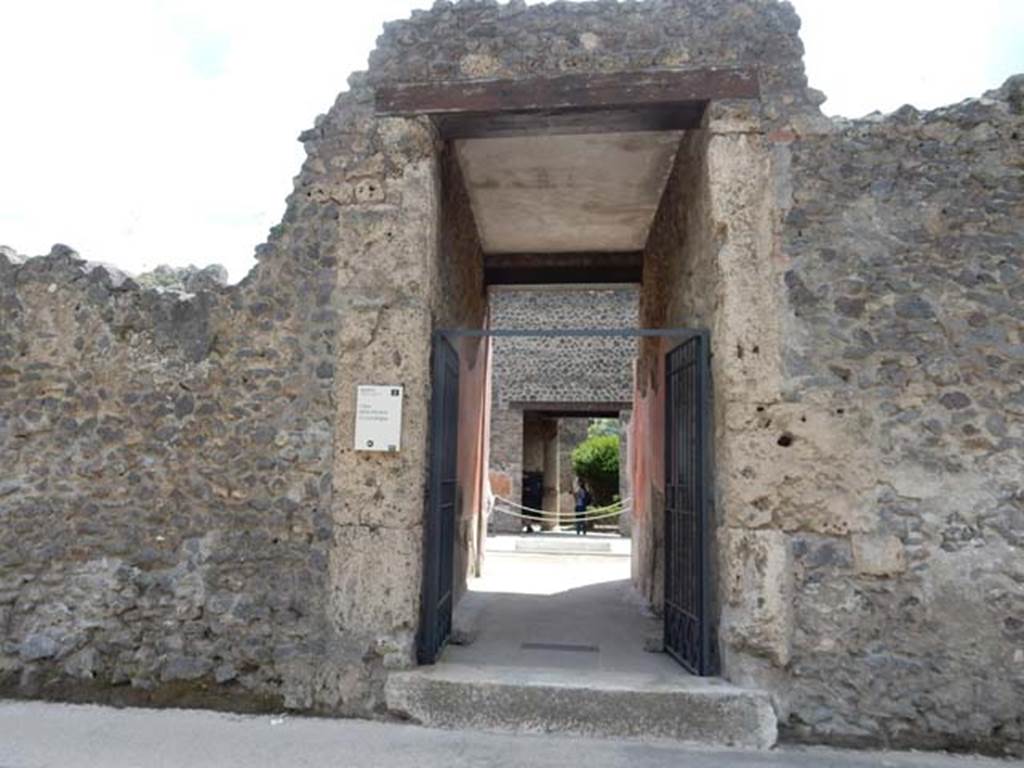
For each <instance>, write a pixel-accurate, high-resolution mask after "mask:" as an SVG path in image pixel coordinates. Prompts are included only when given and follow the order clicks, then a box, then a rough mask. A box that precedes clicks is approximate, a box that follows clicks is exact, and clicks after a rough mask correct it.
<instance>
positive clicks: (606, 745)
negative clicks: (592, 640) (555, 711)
mask: <svg viewBox="0 0 1024 768" xmlns="http://www.w3.org/2000/svg"><path fill="white" fill-rule="evenodd" d="M1009 765H1010V763H1008V762H1002V761H997V760H991V759H986V758H980V757H952V756H949V755H945V754H936V753H926V754H921V753H909V752H905V753H894V752H850V751H842V750H832V749H821V748H808V749H797V748H776V749H774V750H771V751H744V750H736V749H730V750H723V749H718V750H709V749H694V748H690V747H686V746H682V745H679V744H675V743H666V742H647V743H644V742H639V741H635V740H629V741H623V740H614V739H590V738H581V737H570V736H558V735H543V736H535V735H518V734H517V735H512V734H506V733H486V732H481V731H470V730H458V731H455V730H435V729H430V728H420V727H416V726H411V725H403V724H400V723H379V722H367V721H360V720H333V719H329V718H310V717H292V716H288V717H285V716H282V715H260V716H245V715H231V714H225V713H223V712H207V711H202V710H173V709H172V710H145V709H112V708H109V707H98V706H91V705H85V706H83V705H67V704H50V703H45V702H37V701H32V702H24V701H17V702H15V701H0V768H141V767H142V766H145V768H305V767H306V766H308V767H309V768H435V767H437V768H485V767H486V768H526V767H527V766H529V768H573V766H586V768H879V767H884V768H1008V766H1009Z"/></svg>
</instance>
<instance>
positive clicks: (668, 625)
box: [665, 333, 717, 675]
mask: <svg viewBox="0 0 1024 768" xmlns="http://www.w3.org/2000/svg"><path fill="white" fill-rule="evenodd" d="M708 355H709V348H708V336H707V334H706V333H700V334H697V335H695V336H693V337H691V338H690V339H688V340H686V341H685V342H683V343H682V344H680V345H679V346H678V347H676V348H675V349H673V350H672V351H671V352H669V353H668V355H667V356H666V359H665V650H666V651H668V653H670V654H671V655H672V656H674V657H675V658H676V660H678V661H679V663H680V664H682V665H683V666H684V667H686V668H687V669H688V670H690V671H691V672H693V673H694V674H697V675H713V674H715V673H716V672H717V653H716V648H715V645H716V643H715V642H714V636H713V628H712V625H711V578H710V566H711V561H710V558H711V552H710V544H711V541H710V539H711V530H710V520H709V517H710V515H709V510H708V505H709V502H710V498H709V492H710V486H709V481H710V462H709V456H708V450H709V439H708V430H709V426H710V412H709V411H710V408H709V398H708V389H709V387H708V384H709V373H708Z"/></svg>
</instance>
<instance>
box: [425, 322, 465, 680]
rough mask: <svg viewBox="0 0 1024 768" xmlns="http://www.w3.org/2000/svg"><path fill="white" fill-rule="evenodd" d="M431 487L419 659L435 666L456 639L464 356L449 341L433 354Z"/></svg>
mask: <svg viewBox="0 0 1024 768" xmlns="http://www.w3.org/2000/svg"><path fill="white" fill-rule="evenodd" d="M432 362H433V370H432V372H431V376H432V379H433V392H432V394H431V404H430V485H429V491H428V495H427V508H426V516H425V519H424V526H423V593H422V596H421V598H422V599H421V603H420V628H419V637H418V638H417V644H416V645H417V648H416V656H417V661H418V662H419V663H420V664H433V663H434V662H435V661H437V657H438V655H439V654H440V653H441V650H442V649H443V648H444V646H445V645H446V644H447V642H448V639H449V637H451V630H452V607H453V606H452V601H453V599H454V577H455V573H454V570H455V563H454V560H455V513H456V502H457V499H458V487H457V481H458V478H457V471H458V448H459V440H458V428H459V355H458V353H457V352H456V351H455V349H454V347H452V345H451V344H450V343H449V342H448V340H447V339H443V338H442V339H439V340H438V342H437V343H435V344H434V349H433V361H432Z"/></svg>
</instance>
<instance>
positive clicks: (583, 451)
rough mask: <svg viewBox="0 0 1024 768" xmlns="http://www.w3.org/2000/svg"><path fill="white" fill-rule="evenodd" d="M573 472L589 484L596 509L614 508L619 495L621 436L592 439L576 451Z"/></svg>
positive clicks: (577, 447)
mask: <svg viewBox="0 0 1024 768" xmlns="http://www.w3.org/2000/svg"><path fill="white" fill-rule="evenodd" d="M572 469H573V472H575V473H576V476H577V477H579V478H580V479H581V480H583V481H584V482H585V483H586V484H587V488H589V489H590V493H591V495H592V496H593V497H594V504H595V505H597V506H605V505H607V504H611V503H612V502H613V501H615V497H616V496H617V495H618V493H619V436H618V435H617V434H614V435H597V436H594V437H588V438H587V439H586V440H584V441H583V442H582V443H580V444H579V445H577V446H576V448H574V449H573V452H572Z"/></svg>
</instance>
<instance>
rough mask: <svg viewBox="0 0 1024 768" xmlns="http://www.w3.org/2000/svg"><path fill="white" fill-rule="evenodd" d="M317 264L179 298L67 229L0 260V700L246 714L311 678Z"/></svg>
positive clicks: (317, 528) (327, 475) (321, 591)
mask: <svg viewBox="0 0 1024 768" xmlns="http://www.w3.org/2000/svg"><path fill="white" fill-rule="evenodd" d="M324 270H325V266H324V265H322V263H321V262H320V260H319V259H317V258H313V259H310V258H301V259H300V258H295V259H293V260H291V261H290V263H288V264H284V265H282V264H277V265H267V268H266V269H265V270H264V271H263V274H262V275H254V276H251V277H250V279H249V280H248V281H247V282H246V284H244V285H242V286H236V287H232V288H220V289H218V290H215V291H200V292H198V293H196V294H195V295H191V296H189V295H180V294H178V293H174V292H158V291H155V290H144V289H142V288H140V286H139V285H138V284H137V283H136V282H135V281H134V280H131V279H124V276H123V275H116V274H114V275H112V274H111V271H110V270H108V269H107V268H104V267H102V266H96V265H94V264H89V263H86V262H84V261H82V260H81V259H79V258H78V257H77V254H75V253H74V252H73V251H71V250H70V249H69V248H66V247H63V246H55V247H54V249H53V250H52V252H51V253H50V254H49V255H47V256H44V257H39V258H32V259H28V260H24V261H23V260H21V259H11V258H8V257H7V256H5V255H0V456H2V457H3V461H2V474H0V690H2V691H3V693H4V694H5V695H32V696H44V697H58V698H94V699H100V700H108V701H114V702H129V703H156V704H172V703H174V704H180V703H186V704H199V705H204V706H230V707H231V708H243V709H253V708H255V709H259V708H268V707H273V708H277V707H281V706H283V705H284V704H285V703H286V702H288V701H290V700H291V699H292V698H293V697H294V696H295V695H296V692H297V691H300V690H304V689H306V688H308V687H309V685H310V680H311V677H312V673H311V670H314V669H315V668H316V667H317V666H318V664H319V658H320V657H321V656H323V655H324V653H325V642H324V641H325V613H324V603H325V595H326V577H327V552H328V549H329V547H330V545H331V537H332V526H331V521H330V507H331V502H332V482H331V459H332V424H331V417H332V414H333V410H334V408H333V396H332V391H331V378H332V371H333V369H332V358H331V348H330V338H331V333H332V330H333V320H334V318H333V316H332V315H331V314H330V312H329V309H328V307H329V302H330V297H331V282H330V281H329V280H328V281H326V282H325V281H323V280H322V275H323V274H324ZM279 272H280V273H281V274H280V277H281V278H283V279H277V274H275V273H279ZM328 274H330V272H328Z"/></svg>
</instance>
